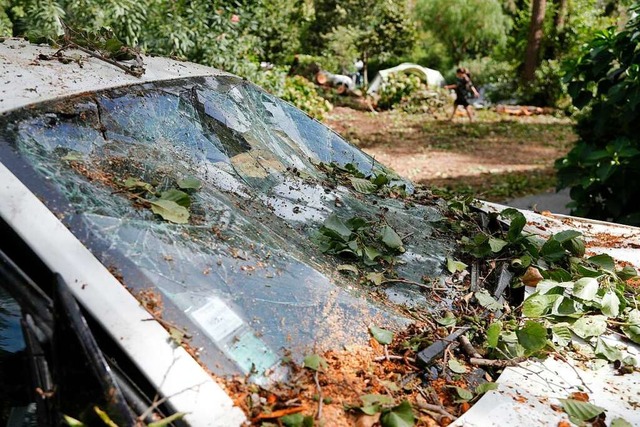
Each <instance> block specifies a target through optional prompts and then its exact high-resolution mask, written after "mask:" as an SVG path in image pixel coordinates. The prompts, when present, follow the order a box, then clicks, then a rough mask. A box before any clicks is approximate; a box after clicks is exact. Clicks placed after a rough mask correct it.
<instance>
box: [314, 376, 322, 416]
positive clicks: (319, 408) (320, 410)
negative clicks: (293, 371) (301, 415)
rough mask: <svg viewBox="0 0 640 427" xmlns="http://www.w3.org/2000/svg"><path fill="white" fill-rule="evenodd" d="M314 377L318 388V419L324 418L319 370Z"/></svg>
mask: <svg viewBox="0 0 640 427" xmlns="http://www.w3.org/2000/svg"><path fill="white" fill-rule="evenodd" d="M313 379H314V381H315V382H316V388H317V389H318V413H317V414H316V420H320V419H322V403H323V402H322V400H323V398H322V388H321V387H320V381H318V371H316V372H315V373H314V375H313Z"/></svg>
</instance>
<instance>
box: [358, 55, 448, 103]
mask: <svg viewBox="0 0 640 427" xmlns="http://www.w3.org/2000/svg"><path fill="white" fill-rule="evenodd" d="M400 72H402V73H412V74H416V75H418V76H419V77H420V78H421V79H422V80H424V81H425V82H426V83H427V86H437V87H442V86H444V83H445V82H444V77H442V74H441V73H440V71H438V70H432V69H431V68H426V67H423V66H421V65H418V64H412V63H410V62H404V63H402V64H400V65H397V66H395V67H393V68H387V69H386V70H380V71H378V75H376V77H375V78H374V79H373V81H372V82H371V84H370V85H369V89H368V90H367V93H368V94H369V95H371V94H372V93H375V92H377V91H378V90H379V89H380V87H381V86H382V85H383V84H384V83H385V82H386V81H387V79H388V77H389V75H390V74H394V73H400Z"/></svg>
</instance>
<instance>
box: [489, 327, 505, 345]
mask: <svg viewBox="0 0 640 427" xmlns="http://www.w3.org/2000/svg"><path fill="white" fill-rule="evenodd" d="M501 332H502V322H500V321H498V322H494V323H492V324H491V325H489V327H488V328H487V347H489V348H496V347H497V346H498V340H499V339H500V333H501Z"/></svg>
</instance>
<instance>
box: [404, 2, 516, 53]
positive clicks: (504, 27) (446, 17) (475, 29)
mask: <svg viewBox="0 0 640 427" xmlns="http://www.w3.org/2000/svg"><path fill="white" fill-rule="evenodd" d="M415 10H416V20H417V21H418V22H420V23H421V24H422V27H423V29H424V30H425V31H430V32H431V33H432V34H433V35H434V36H435V37H437V38H438V39H439V40H440V41H441V42H442V43H443V44H444V45H445V46H447V48H448V49H449V53H450V55H451V57H452V58H453V60H454V61H455V62H457V63H459V62H460V61H462V60H463V59H465V58H468V57H470V56H478V55H487V54H489V53H490V52H491V51H492V49H493V48H494V47H496V46H500V45H503V44H504V43H505V42H506V36H505V34H506V33H507V31H508V30H509V28H510V26H511V22H510V20H509V18H508V17H507V16H506V15H505V13H504V12H503V9H502V5H501V3H500V1H499V0H418V2H417V4H416V9H415Z"/></svg>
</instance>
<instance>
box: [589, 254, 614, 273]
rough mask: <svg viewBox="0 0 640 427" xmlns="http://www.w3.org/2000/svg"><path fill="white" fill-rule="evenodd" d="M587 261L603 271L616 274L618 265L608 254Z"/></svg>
mask: <svg viewBox="0 0 640 427" xmlns="http://www.w3.org/2000/svg"><path fill="white" fill-rule="evenodd" d="M587 260H588V261H589V262H591V263H593V264H595V265H597V266H598V267H600V268H601V269H603V270H605V271H608V272H610V273H615V271H616V263H615V261H614V260H613V258H611V256H610V255H607V254H601V255H595V256H592V257H590V258H587Z"/></svg>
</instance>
